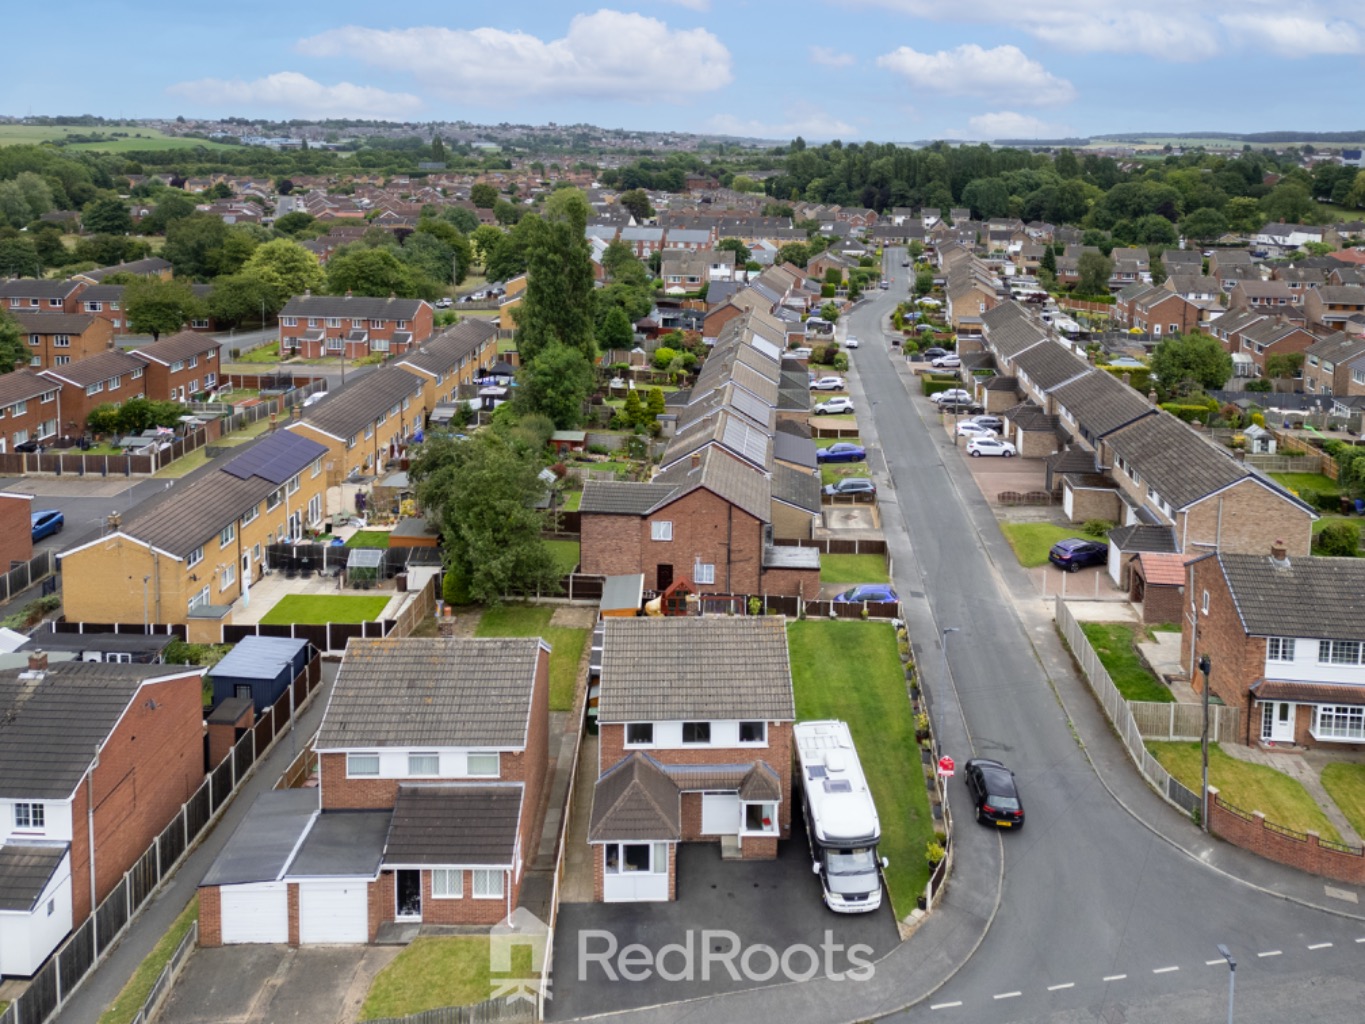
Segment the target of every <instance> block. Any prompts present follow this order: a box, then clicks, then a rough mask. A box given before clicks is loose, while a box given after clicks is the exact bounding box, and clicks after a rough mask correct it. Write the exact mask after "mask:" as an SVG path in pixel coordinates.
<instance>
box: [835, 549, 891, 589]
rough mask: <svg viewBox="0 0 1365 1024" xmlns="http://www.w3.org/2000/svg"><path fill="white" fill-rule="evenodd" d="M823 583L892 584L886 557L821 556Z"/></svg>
mask: <svg viewBox="0 0 1365 1024" xmlns="http://www.w3.org/2000/svg"><path fill="white" fill-rule="evenodd" d="M820 582H821V583H890V582H891V577H890V576H888V575H887V574H886V556H885V555H821V556H820Z"/></svg>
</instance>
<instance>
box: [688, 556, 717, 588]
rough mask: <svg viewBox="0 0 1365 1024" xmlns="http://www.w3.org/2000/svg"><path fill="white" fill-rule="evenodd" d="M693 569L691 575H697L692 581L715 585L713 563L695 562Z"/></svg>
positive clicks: (714, 567)
mask: <svg viewBox="0 0 1365 1024" xmlns="http://www.w3.org/2000/svg"><path fill="white" fill-rule="evenodd" d="M693 569H694V572H693V575H694V576H696V577H697V578H696V579H695V580H693V581H692V582H693V583H706V584H709V585H711V586H714V585H715V582H716V566H715V563H707V562H697V563H695V564H694V566H693Z"/></svg>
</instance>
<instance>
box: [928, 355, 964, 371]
mask: <svg viewBox="0 0 1365 1024" xmlns="http://www.w3.org/2000/svg"><path fill="white" fill-rule="evenodd" d="M929 365H930V366H947V367H950V368H951V367H955V366H961V365H962V359H961V357H960V356H958V354H957V353H956V352H949V353H948V354H947V355H946V356H938V357H937V358H936V359H934V361H933V362H931V363H930V364H929Z"/></svg>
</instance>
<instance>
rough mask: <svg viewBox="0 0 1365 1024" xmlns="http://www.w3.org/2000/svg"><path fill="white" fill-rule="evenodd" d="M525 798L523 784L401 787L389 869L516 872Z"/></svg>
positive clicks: (388, 855)
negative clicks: (484, 867)
mask: <svg viewBox="0 0 1365 1024" xmlns="http://www.w3.org/2000/svg"><path fill="white" fill-rule="evenodd" d="M522 793H523V787H522V785H521V783H516V784H503V785H496V786H495V785H456V786H399V787H398V800H397V802H396V803H395V804H394V808H393V822H392V823H391V824H390V825H389V838H388V842H387V844H386V845H385V848H384V866H385V867H394V866H405V865H432V866H434V867H439V866H441V865H450V866H457V865H458V866H471V867H472V866H477V865H480V864H486V865H488V866H490V867H511V866H512V859H513V853H514V852H515V850H516V845H517V831H518V826H519V825H520V823H521V803H522ZM466 895H469V894H466Z"/></svg>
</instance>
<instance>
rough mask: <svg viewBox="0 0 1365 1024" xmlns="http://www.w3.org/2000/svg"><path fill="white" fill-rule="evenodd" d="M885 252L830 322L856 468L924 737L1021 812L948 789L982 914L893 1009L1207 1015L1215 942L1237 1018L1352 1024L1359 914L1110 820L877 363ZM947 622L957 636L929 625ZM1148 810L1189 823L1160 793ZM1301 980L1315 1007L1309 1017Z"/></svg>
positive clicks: (1037, 644)
mask: <svg viewBox="0 0 1365 1024" xmlns="http://www.w3.org/2000/svg"><path fill="white" fill-rule="evenodd" d="M901 258H902V257H901V252H900V251H897V250H892V251H890V252H888V254H887V261H888V264H889V267H888V272H889V274H890V276H891V277H893V278H899V279H900V280H898V281H897V284H896V285H893V286H892V288H891V290H890V291H889V292H879V293H877V294H875V295H874V297H873V298H872V299H871V301H870V302H868V303H865V304H863V305H862V306H861V307H860V308H859V309H858V310H855V311H854V312H853V313H852V314H850V316H849V317H847V318H846V319H847V320H848V321H849V322H848V323H847V324H846V325H843V327H844V330H845V331H846V332H847V333H854V334H856V335H857V336H858V338H859V339H860V341H861V346H862V347H861V348H860V349H859V350H858V351H857V352H856V353H854V354H853V356H852V362H853V363H854V365H855V367H856V373H855V377H856V380H855V382H854V388H855V391H854V397H855V401H858V402H859V406H858V407H859V410H860V413H861V415H860V420H864V421H866V420H867V418H868V417H869V416H870V417H871V421H870V422H868V423H866V424H865V429H864V433H865V440H866V439H867V437H866V435H867V434H868V433H869V432H870V433H871V434H872V435H873V438H874V439H875V443H876V444H877V450H876V451H874V452H873V455H872V466H873V469H874V472H876V471H877V470H879V469H881V468H882V466H881V465H879V459H880V460H881V461H882V463H884V475H882V474H880V473H879V474H878V475H879V476H882V479H880V480H879V491H880V500H881V506H882V511H883V516H884V518H888V519H894V524H893V525H894V526H895V529H888V531H887V532H888V541H889V542H890V543H892V550H893V554H894V556H895V565H896V569H897V573H896V580H895V583H896V585H897V587H898V589H899V591H900V594H901V596H902V598H903V599H905V602H906V606H907V613H906V614H907V618H908V620H909V622H910V623H911V628H912V639H913V640H914V641H915V643H916V649H917V651H918V653H919V658H920V663H921V666H922V668H923V670H924V674H925V676H926V685H927V688H928V691H929V693H930V695H931V697H933V698H934V699H933V703H932V707H933V714H934V719H935V726H936V729H937V730H938V734H939V736H940V739H941V740H944V739H945V738H948V739H949V741H951V742H954V743H956V742H963V743H965V744H966V745H965V746H964V747H961V748H957V747H955V746H954V747H950V748H949V752H950V753H952V754H953V755H954V756H955V757H956V758H957V760H958V762H959V764H960V763H961V762H962V761H964V760H965V759H966V758H967V757H968V756H972V755H976V756H985V757H994V758H998V759H1000V760H1003V761H1005V762H1006V763H1007V764H1009V765H1010V766H1011V767H1012V768H1013V769H1014V771H1015V772H1016V774H1017V776H1018V779H1019V783H1020V787H1021V791H1022V793H1023V796H1024V799H1025V806H1026V808H1027V818H1028V821H1027V825H1026V827H1025V828H1023V829H1022V830H1020V831H1019V832H1018V833H1015V834H998V833H995V832H993V831H991V830H988V829H985V828H982V827H978V826H977V825H975V823H974V822H973V821H972V808H971V805H970V802H969V800H968V798H967V794H966V792H965V786H964V785H962V784H961V783H960V782H958V783H955V784H953V785H951V786H950V803H951V806H952V809H953V812H954V816H955V820H956V822H957V841H958V842H959V843H962V844H967V845H968V846H969V847H982V846H988V845H989V844H994V843H997V842H1001V841H1003V846H1004V885H1003V892H1002V895H1001V901H1000V906H999V910H998V912H997V914H996V916H995V919H994V921H993V923H992V925H991V927H990V929H989V931H988V933H987V935H986V938H985V940H984V941H983V943H982V945H981V946H980V947H979V949H978V950H977V952H976V954H975V955H973V956H972V957H971V959H970V960H969V961H968V962H967V963H966V964H965V965H964V966H963V967H962V969H961V970H960V971H959V972H958V973H957V974H956V975H955V976H954V977H953V978H952V979H951V980H950V981H949V982H948V983H947V984H946V985H945V986H944V987H943V988H942V989H940V990H939V991H938V992H936V993H935V994H934V995H933V996H932V997H931V999H930V1000H928V1001H926V1003H922V1004H920V1005H919V1006H917V1007H915V1008H913V1009H912V1010H911V1011H909V1012H908V1013H906V1014H905V1015H903V1017H898V1018H895V1019H905V1020H911V1019H913V1020H923V1019H934V1020H938V1019H944V1020H947V1021H954V1020H956V1021H982V1020H987V1019H989V1020H990V1021H1000V1022H1004V1021H1030V1020H1049V1021H1061V1020H1067V1021H1069V1020H1078V1021H1079V1020H1101V1021H1106V1022H1109V1021H1113V1022H1117V1021H1130V1022H1132V1021H1139V1020H1152V1021H1157V1020H1160V1021H1165V1022H1182V1021H1207V1020H1216V1019H1220V1015H1221V1014H1223V1013H1225V1008H1226V998H1227V967H1226V965H1225V964H1224V962H1223V961H1222V959H1221V958H1220V957H1219V955H1218V952H1217V949H1216V945H1217V944H1218V943H1225V944H1227V945H1229V946H1230V947H1231V948H1232V952H1233V954H1234V956H1235V957H1236V958H1237V959H1238V961H1239V965H1240V969H1239V972H1238V977H1237V982H1238V984H1237V990H1238V997H1239V1004H1240V1005H1241V1007H1242V1009H1241V1010H1240V1011H1239V1012H1238V1016H1237V1019H1238V1020H1242V1021H1251V1020H1283V1019H1285V1010H1286V1008H1289V1007H1292V1008H1293V1010H1294V1012H1295V1014H1296V1016H1297V1019H1313V1020H1341V1021H1348V1020H1349V1021H1358V1020H1359V1019H1360V1003H1359V999H1360V994H1361V987H1362V986H1361V983H1360V979H1361V978H1362V977H1365V922H1362V921H1361V920H1356V919H1351V918H1346V917H1341V916H1337V915H1334V914H1331V913H1326V912H1323V911H1321V910H1317V909H1313V908H1310V907H1305V906H1301V905H1298V904H1296V903H1291V902H1287V901H1286V900H1283V899H1281V898H1279V897H1278V896H1276V895H1273V894H1268V893H1265V892H1261V891H1257V890H1255V889H1252V888H1250V887H1248V886H1245V885H1242V884H1239V883H1238V882H1236V881H1235V880H1233V879H1230V878H1228V877H1226V876H1225V875H1223V874H1219V873H1215V872H1214V871H1211V870H1209V869H1208V868H1205V867H1203V866H1201V865H1200V864H1198V863H1196V862H1195V861H1194V860H1192V859H1191V857H1190V856H1188V855H1187V854H1186V853H1185V852H1183V851H1182V850H1181V849H1179V848H1178V847H1177V846H1176V845H1173V843H1172V842H1171V841H1169V840H1168V839H1167V837H1166V836H1163V835H1161V834H1158V833H1157V832H1154V831H1153V830H1152V829H1150V828H1148V827H1147V826H1146V825H1144V823H1143V822H1142V821H1140V820H1139V819H1138V818H1136V817H1135V816H1134V815H1133V814H1132V813H1130V811H1129V810H1128V809H1126V808H1125V807H1124V806H1123V805H1121V804H1120V803H1119V802H1118V801H1117V800H1116V799H1115V797H1114V796H1113V795H1111V792H1110V790H1109V789H1107V788H1106V785H1105V784H1104V783H1103V782H1102V780H1101V777H1100V775H1098V774H1097V772H1096V767H1095V765H1094V764H1093V763H1092V755H1091V753H1090V752H1089V751H1088V750H1087V748H1086V747H1084V746H1083V745H1082V744H1081V742H1080V738H1079V737H1078V735H1077V733H1076V732H1075V731H1074V729H1073V726H1072V723H1071V721H1070V720H1069V718H1068V711H1070V710H1071V708H1070V707H1069V706H1068V707H1067V708H1064V707H1063V704H1062V700H1063V699H1069V696H1070V695H1067V694H1064V693H1063V691H1062V690H1061V689H1060V686H1059V680H1058V678H1057V677H1058V675H1059V672H1058V671H1057V670H1056V669H1055V668H1054V667H1053V665H1052V664H1051V663H1050V662H1049V658H1050V657H1052V658H1055V657H1056V650H1055V648H1056V639H1055V635H1054V634H1052V630H1051V625H1050V615H1047V614H1046V613H1045V612H1044V611H1043V607H1044V606H1042V605H1041V602H1038V601H1037V599H1036V598H1034V597H1033V592H1032V589H1031V585H1030V584H1029V583H1028V581H1027V579H1026V578H1025V577H1024V575H1023V573H1022V570H1020V569H1019V567H1018V566H1017V564H1015V563H1014V561H1013V558H1012V556H1011V555H1010V552H1009V549H1008V547H1007V546H1005V545H1004V543H1003V540H1002V538H1001V537H1000V534H999V531H998V529H997V527H996V525H995V522H994V519H993V517H992V515H991V514H990V511H989V509H987V508H986V506H985V502H984V500H983V499H982V498H981V496H980V494H979V493H978V492H977V490H976V488H975V485H974V484H973V482H972V480H971V477H970V476H969V475H968V474H967V472H966V469H965V466H963V465H961V464H960V460H961V459H962V457H963V456H962V454H961V452H960V450H956V449H954V448H953V447H952V445H951V443H950V442H949V440H948V439H947V438H946V436H944V434H943V433H942V431H941V430H940V429H939V428H938V424H937V416H938V414H937V413H936V412H935V411H934V410H933V406H932V404H931V403H929V402H928V401H927V400H924V399H922V398H920V397H918V396H917V395H916V396H914V397H908V396H907V392H906V388H905V385H904V384H903V383H902V380H901V379H900V376H899V375H898V374H897V373H896V372H884V371H885V370H886V368H887V367H888V366H891V367H893V368H894V366H895V365H896V363H897V362H899V361H900V360H901V358H902V357H901V356H900V354H899V352H898V351H897V352H895V353H894V354H893V351H892V349H891V347H890V345H889V343H888V342H887V340H886V339H885V337H884V334H883V330H882V323H883V321H884V318H885V316H886V315H887V314H888V313H889V312H890V310H891V308H892V307H893V306H894V304H895V302H896V301H897V300H898V299H899V298H903V297H904V295H905V285H904V278H905V276H906V272H905V271H904V270H902V268H901V267H900V266H899V263H900V259H901ZM883 482H885V483H886V484H887V486H881V485H882V484H883ZM900 538H908V541H909V549H908V550H902V551H898V550H896V547H897V546H898V543H897V541H898V539H900ZM899 544H900V545H903V544H904V540H903V539H900V540H899ZM950 627H956V628H957V629H958V630H959V631H958V632H954V633H948V634H945V633H944V632H943V630H944V629H947V628H950ZM944 639H946V640H947V642H948V649H947V654H946V658H945V656H944V654H943V653H942V650H943V649H942V640H944ZM945 664H946V666H947V669H948V672H950V674H951V687H949V686H947V685H945V684H946V683H947V679H946V678H945V673H944V671H943V666H944V665H945ZM1075 703H1076V704H1077V707H1079V708H1080V710H1081V711H1093V708H1086V707H1084V706H1083V703H1082V702H1075ZM953 737H959V739H957V740H953V739H952V738H953ZM1109 767H1111V768H1112V767H1114V766H1112V765H1111V766H1109ZM1124 770H1125V766H1124V765H1122V764H1119V765H1118V766H1117V771H1119V772H1122V771H1124ZM1126 770H1127V772H1128V775H1129V776H1130V777H1131V776H1132V775H1133V771H1132V769H1131V768H1127V769H1126ZM1148 811H1149V812H1151V813H1154V814H1156V815H1162V814H1165V815H1166V816H1167V818H1168V819H1169V821H1167V822H1166V824H1167V825H1169V826H1171V827H1172V828H1174V829H1176V830H1178V829H1181V828H1182V827H1183V828H1184V829H1185V830H1186V831H1188V832H1192V831H1193V829H1192V827H1191V826H1189V825H1188V823H1186V822H1183V821H1182V820H1181V819H1180V818H1179V816H1178V815H1177V814H1176V813H1175V812H1174V811H1173V810H1169V811H1168V810H1167V809H1166V808H1165V807H1164V805H1159V804H1158V805H1156V807H1155V809H1154V810H1153V809H1152V808H1151V807H1150V805H1149V807H1148ZM1351 909H1355V908H1351ZM1209 961H1217V963H1216V964H1211V963H1209ZM1309 990H1311V992H1312V997H1311V999H1312V1002H1311V1005H1312V1006H1313V1008H1314V1009H1315V1010H1317V1011H1318V1014H1317V1015H1313V1016H1311V1017H1310V1016H1307V1015H1305V1009H1306V1007H1305V1003H1304V994H1305V993H1307V992H1308V991H1309ZM1220 1008H1221V1009H1220Z"/></svg>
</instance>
